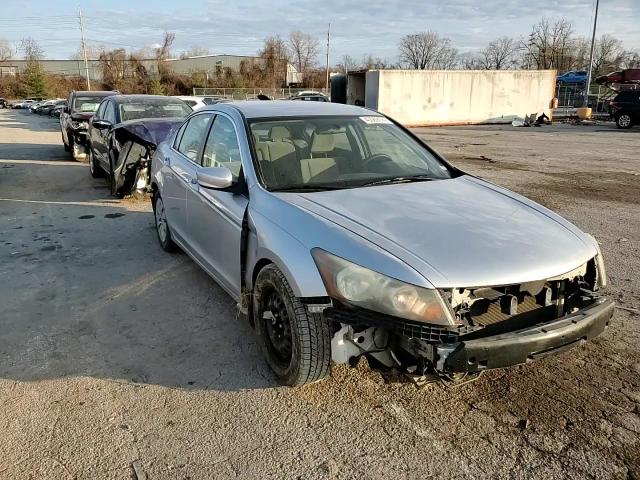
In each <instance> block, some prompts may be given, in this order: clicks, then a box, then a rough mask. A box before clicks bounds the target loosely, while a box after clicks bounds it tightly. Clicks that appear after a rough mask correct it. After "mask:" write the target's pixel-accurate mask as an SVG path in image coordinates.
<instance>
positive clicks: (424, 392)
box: [0, 110, 640, 479]
mask: <svg viewBox="0 0 640 480" xmlns="http://www.w3.org/2000/svg"><path fill="white" fill-rule="evenodd" d="M416 132H417V133H418V134H419V135H420V136H422V137H424V138H426V139H427V140H428V141H429V142H430V143H431V144H432V145H433V146H434V147H435V148H436V149H438V150H439V151H440V152H442V153H443V154H445V155H446V156H447V157H448V158H449V159H450V160H451V161H452V162H453V163H455V164H456V165H458V166H459V167H461V168H463V169H465V170H467V171H469V172H470V173H473V174H477V175H479V176H482V177H484V178H486V179H488V180H490V181H494V182H496V183H499V184H501V185H504V186H506V187H508V188H512V189H513V190H515V191H517V192H519V193H522V194H525V195H528V196H530V197H532V198H534V199H536V200H537V201H539V202H541V203H543V204H545V205H546V206H549V207H551V208H553V209H554V210H556V211H558V212H559V213H561V214H562V215H564V216H566V217H567V218H569V219H570V220H572V221H573V222H575V223H576V224H577V225H578V226H579V227H581V228H583V229H584V230H586V231H589V232H591V233H592V234H594V235H595V236H596V238H598V239H599V241H600V242H601V244H602V248H603V251H604V255H605V259H606V261H607V266H608V269H609V275H610V281H611V286H610V292H611V294H612V295H613V296H614V297H615V298H616V300H617V302H618V304H619V305H621V306H623V307H627V308H631V309H634V308H635V309H637V308H640V284H639V280H638V275H637V273H638V272H639V271H640V255H639V248H640V214H639V210H638V204H639V203H640V193H639V188H638V187H639V186H640V159H639V157H638V147H639V146H640V131H638V130H634V131H629V132H619V131H616V130H615V129H613V128H611V127H610V126H608V125H605V126H589V127H586V126H582V127H577V126H570V125H557V126H553V127H543V128H539V129H537V128H531V129H526V128H521V129H514V128H511V127H459V128H446V129H417V130H416ZM0 304H1V305H2V306H3V308H2V315H1V316H0V329H1V331H2V335H1V336H0V407H1V409H2V415H0V430H1V431H2V435H0V478H20V479H23V478H56V479H57V478H61V479H66V478H78V479H102V478H108V479H112V478H122V479H129V478H138V479H142V478H149V479H164V478H167V479H174V478H175V479H186V478H192V479H200V478H214V477H215V478H236V477H237V478H278V479H280V478H304V479H306V478H313V479H315V478H319V479H347V478H393V479H403V478H407V479H413V478H430V477H437V478H474V479H476V478H492V479H494V478H571V479H582V478H598V479H609V478H618V479H637V478H640V352H639V348H640V347H639V345H640V316H638V315H636V314H634V313H632V312H631V311H627V310H618V311H617V313H616V315H615V317H614V320H613V323H612V327H611V328H609V329H608V330H607V331H606V332H605V333H604V334H603V335H602V336H601V337H599V338H597V339H596V340H595V341H594V342H592V343H590V344H588V345H586V346H584V347H580V348H577V349H574V350H572V351H570V352H567V353H564V354H562V355H559V356H555V357H549V358H546V359H543V360H541V361H539V362H536V363H533V364H529V365H525V366H520V367H516V368H511V369H507V370H501V371H492V372H489V373H488V374H485V375H484V376H482V377H480V378H479V379H478V380H477V381H476V382H474V383H471V384H467V385H462V386H458V387H455V388H451V387H445V386H442V385H439V384H435V385H430V386H427V387H425V388H423V389H417V388H415V387H414V386H413V385H411V384H408V383H398V382H390V383H388V382H386V381H385V379H384V378H383V377H382V376H381V375H380V374H379V373H377V372H376V371H372V370H370V369H369V368H368V366H367V364H366V361H363V362H360V363H359V364H358V366H357V367H356V368H347V367H339V368H335V369H334V371H333V374H332V377H331V378H330V379H328V380H327V381H324V382H321V383H319V384H315V385H311V386H307V387H304V388H299V389H289V388H283V387H278V386H276V384H275V382H274V379H273V377H272V375H271V373H270V371H269V370H268V368H267V367H266V365H265V363H264V361H263V360H262V358H261V356H260V352H259V349H258V346H257V345H256V339H255V336H254V334H253V332H252V330H251V329H250V327H249V326H248V325H247V324H246V323H245V321H243V320H241V319H238V318H237V317H236V314H235V309H234V305H233V302H232V301H231V300H230V298H229V297H228V296H227V295H226V294H224V293H223V291H222V290H221V289H220V288H219V287H217V286H216V284H215V283H214V282H213V281H212V280H210V279H209V278H208V277H207V276H206V275H205V274H204V273H202V271H200V269H199V268H197V266H195V265H194V264H193V262H191V260H190V259H189V258H188V257H187V256H186V255H184V254H177V255H173V256H172V255H168V254H166V253H164V252H163V251H162V250H161V249H160V247H159V246H158V245H157V240H156V238H155V232H154V229H153V218H152V215H151V214H150V205H149V204H148V203H147V202H144V201H133V200H123V201H120V200H116V199H113V198H111V197H110V196H109V194H108V188H107V185H106V182H104V181H102V180H94V179H92V178H91V177H90V176H89V171H88V167H87V166H86V165H84V164H80V163H76V162H73V161H69V158H68V157H67V154H65V152H64V151H63V149H62V145H61V140H60V134H59V128H58V125H57V122H56V121H55V120H50V119H48V118H41V117H37V116H34V115H30V114H28V113H26V112H21V111H6V110H4V111H0Z"/></svg>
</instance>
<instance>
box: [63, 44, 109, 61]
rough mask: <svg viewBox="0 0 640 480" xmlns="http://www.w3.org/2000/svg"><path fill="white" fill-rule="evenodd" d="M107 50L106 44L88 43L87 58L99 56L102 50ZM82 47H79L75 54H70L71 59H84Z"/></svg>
mask: <svg viewBox="0 0 640 480" xmlns="http://www.w3.org/2000/svg"><path fill="white" fill-rule="evenodd" d="M105 50H106V47H105V46H104V45H87V58H88V59H92V58H98V57H99V56H100V54H101V53H102V52H104V51H105ZM83 59H84V56H83V53H82V47H78V50H76V51H75V52H74V53H73V54H71V55H70V56H69V60H83Z"/></svg>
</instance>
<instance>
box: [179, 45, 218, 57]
mask: <svg viewBox="0 0 640 480" xmlns="http://www.w3.org/2000/svg"><path fill="white" fill-rule="evenodd" d="M210 54H211V51H210V50H209V49H208V48H207V47H203V46H198V45H192V46H191V47H190V48H189V49H188V50H185V51H184V52H182V53H181V54H180V58H189V57H202V56H204V55H210Z"/></svg>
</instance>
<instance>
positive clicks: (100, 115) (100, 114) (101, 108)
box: [96, 101, 109, 120]
mask: <svg viewBox="0 0 640 480" xmlns="http://www.w3.org/2000/svg"><path fill="white" fill-rule="evenodd" d="M107 103H109V102H108V101H106V102H102V103H101V104H100V106H99V107H98V110H97V111H96V118H97V119H98V120H102V119H103V118H104V109H105V107H106V105H107Z"/></svg>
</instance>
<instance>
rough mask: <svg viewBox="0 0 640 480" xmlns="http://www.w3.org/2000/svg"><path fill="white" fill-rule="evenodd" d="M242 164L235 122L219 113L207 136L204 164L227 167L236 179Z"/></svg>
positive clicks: (206, 165)
mask: <svg viewBox="0 0 640 480" xmlns="http://www.w3.org/2000/svg"><path fill="white" fill-rule="evenodd" d="M241 165H242V164H241V161H240V145H239V144H238V137H237V136H236V130H235V128H234V126H233V122H232V121H231V120H229V119H228V118H227V117H225V116H223V115H218V116H216V118H215V120H214V121H213V126H212V127H211V130H210V132H209V136H208V137H207V143H206V144H205V147H204V153H203V155H202V166H203V167H227V168H228V169H229V170H231V173H232V174H233V178H234V180H235V179H237V178H238V175H240V167H241Z"/></svg>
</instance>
